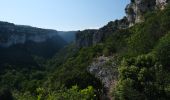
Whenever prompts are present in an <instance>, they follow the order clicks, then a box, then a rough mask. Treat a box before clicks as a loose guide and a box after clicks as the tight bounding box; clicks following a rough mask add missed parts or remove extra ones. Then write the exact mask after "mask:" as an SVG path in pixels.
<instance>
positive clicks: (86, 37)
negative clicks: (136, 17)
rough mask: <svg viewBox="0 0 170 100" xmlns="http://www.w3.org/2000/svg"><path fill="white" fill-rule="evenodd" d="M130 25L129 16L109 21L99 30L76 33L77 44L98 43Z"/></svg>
mask: <svg viewBox="0 0 170 100" xmlns="http://www.w3.org/2000/svg"><path fill="white" fill-rule="evenodd" d="M128 26H129V23H128V21H127V18H126V17H124V18H123V19H121V20H116V21H114V22H113V21H112V22H109V23H108V24H107V25H106V26H104V27H102V28H100V29H98V30H84V31H79V32H77V33H76V46H77V47H78V48H81V47H88V46H92V45H96V44H97V43H100V42H102V41H103V40H104V38H105V37H107V36H108V35H109V34H111V33H112V32H114V31H116V30H118V29H124V28H127V27H128Z"/></svg>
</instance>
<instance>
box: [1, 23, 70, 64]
mask: <svg viewBox="0 0 170 100" xmlns="http://www.w3.org/2000/svg"><path fill="white" fill-rule="evenodd" d="M65 45H67V42H66V41H65V40H64V39H63V38H62V37H61V36H60V35H58V31H56V30H50V29H41V28H36V27H31V26H24V25H15V24H13V23H8V22H0V65H1V64H4V63H5V64H6V63H8V64H22V63H23V64H26V63H28V64H31V63H33V58H34V56H38V57H43V58H48V57H52V56H53V55H54V54H55V53H56V52H58V51H59V50H60V49H61V48H63V47H64V46H65Z"/></svg>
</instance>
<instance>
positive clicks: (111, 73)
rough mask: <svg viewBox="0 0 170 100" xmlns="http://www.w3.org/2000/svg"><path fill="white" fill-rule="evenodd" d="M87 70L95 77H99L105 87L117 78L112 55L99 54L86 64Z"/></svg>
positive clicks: (108, 86)
mask: <svg viewBox="0 0 170 100" xmlns="http://www.w3.org/2000/svg"><path fill="white" fill-rule="evenodd" d="M87 70H88V71H89V72H90V73H91V74H93V75H94V76H95V77H96V78H98V79H100V80H101V82H102V83H103V85H104V87H105V88H107V89H109V88H110V86H111V85H112V83H113V82H114V81H115V80H116V79H117V74H118V73H117V66H116V64H115V62H114V58H113V57H104V56H100V57H98V58H96V59H95V60H94V61H93V63H92V64H91V65H90V66H88V68H87Z"/></svg>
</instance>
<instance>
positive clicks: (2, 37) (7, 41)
mask: <svg viewBox="0 0 170 100" xmlns="http://www.w3.org/2000/svg"><path fill="white" fill-rule="evenodd" d="M53 37H56V39H58V38H60V40H62V39H61V37H60V36H59V35H58V32H57V31H55V30H48V29H40V28H35V27H30V26H23V25H14V24H12V23H7V22H0V46H1V47H10V46H12V45H16V44H24V43H26V42H28V41H31V42H36V43H39V42H45V41H46V40H48V39H50V38H53Z"/></svg>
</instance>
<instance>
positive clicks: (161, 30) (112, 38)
mask: <svg viewBox="0 0 170 100" xmlns="http://www.w3.org/2000/svg"><path fill="white" fill-rule="evenodd" d="M132 1H134V0H132ZM144 17H145V19H146V20H145V22H143V23H138V24H136V25H134V26H133V27H130V28H127V29H121V30H115V29H114V30H112V27H113V26H115V23H113V22H111V23H109V24H108V25H106V26H104V28H101V29H100V32H104V33H105V32H106V33H107V35H108V36H107V35H106V36H105V37H104V38H103V39H102V42H101V43H98V44H96V45H93V46H90V47H86V48H79V49H78V48H76V46H75V45H74V44H70V45H69V46H67V47H65V48H63V49H62V50H61V51H59V52H58V53H57V54H56V55H55V56H54V57H53V58H51V59H43V58H42V57H40V56H38V55H36V56H34V57H33V58H34V59H33V61H32V60H31V61H30V62H31V63H35V64H31V63H30V65H29V63H26V64H25V65H24V66H23V64H22V65H20V64H16V65H13V64H10V63H9V64H8V63H3V64H2V66H1V67H0V99H2V100H4V99H6V100H12V99H17V100H99V99H100V98H101V97H102V96H103V95H104V94H105V88H104V87H103V84H102V83H101V81H100V80H99V79H97V78H96V77H94V76H93V75H91V74H90V73H89V72H88V71H87V67H88V66H89V64H91V63H92V62H93V59H94V58H96V57H98V56H102V55H105V56H114V57H115V58H114V62H115V63H116V64H117V65H118V72H119V76H118V80H117V84H116V86H115V87H113V93H112V94H113V98H114V99H115V100H168V99H169V98H170V72H169V71H170V68H169V67H170V62H169V61H170V27H169V26H170V6H169V7H167V8H166V9H165V10H163V11H154V12H149V13H147V14H146V15H145V16H144ZM93 31H96V30H93ZM81 33H83V31H82V32H81ZM85 33H87V32H86V31H85ZM91 36H92V34H90V31H88V34H86V35H83V38H86V37H88V38H92V37H91ZM80 37H81V35H80ZM87 40H88V39H87ZM12 50H13V49H12ZM47 55H48V54H47ZM23 60H24V61H29V60H28V59H27V57H26V58H25V59H23ZM2 62H4V61H3V59H2ZM111 63H112V62H108V63H106V64H107V65H108V66H109V64H111ZM115 69H117V68H115ZM115 72H117V71H115Z"/></svg>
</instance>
